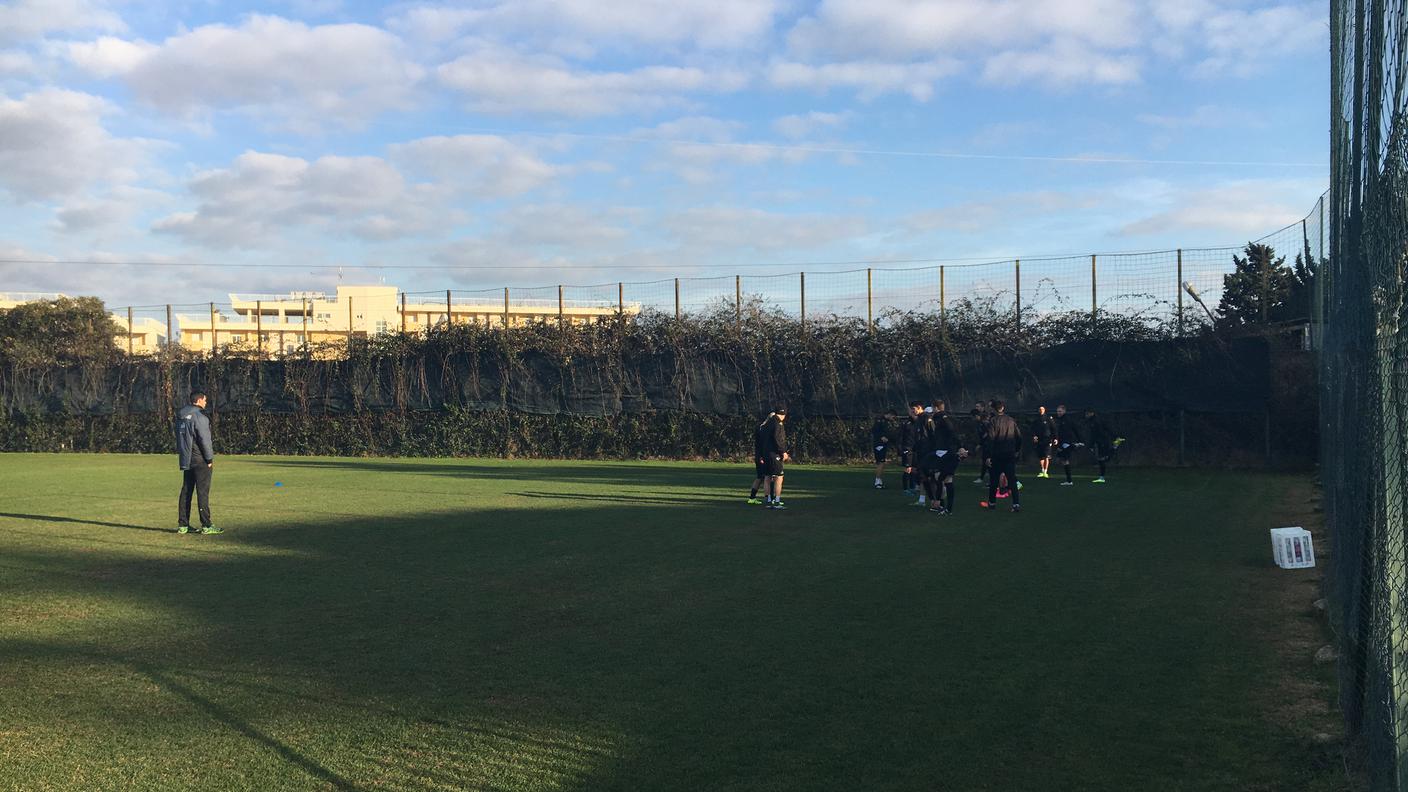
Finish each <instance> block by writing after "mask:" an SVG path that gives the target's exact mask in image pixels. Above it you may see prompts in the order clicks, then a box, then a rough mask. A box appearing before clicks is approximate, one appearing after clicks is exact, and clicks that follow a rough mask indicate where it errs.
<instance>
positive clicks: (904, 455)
mask: <svg viewBox="0 0 1408 792" xmlns="http://www.w3.org/2000/svg"><path fill="white" fill-rule="evenodd" d="M900 467H914V452H913V451H901V452H900Z"/></svg>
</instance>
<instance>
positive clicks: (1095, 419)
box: [1085, 415, 1114, 448]
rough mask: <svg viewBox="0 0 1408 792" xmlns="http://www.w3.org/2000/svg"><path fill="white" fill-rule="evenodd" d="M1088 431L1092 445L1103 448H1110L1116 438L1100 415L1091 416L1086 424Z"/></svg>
mask: <svg viewBox="0 0 1408 792" xmlns="http://www.w3.org/2000/svg"><path fill="white" fill-rule="evenodd" d="M1085 428H1086V431H1087V433H1088V434H1089V435H1090V444H1091V445H1093V446H1099V447H1101V448H1105V447H1108V446H1109V445H1110V443H1111V441H1112V440H1114V436H1113V435H1112V434H1111V432H1110V427H1109V426H1108V425H1106V423H1105V420H1104V419H1103V418H1101V417H1100V416H1098V415H1094V416H1091V418H1090V420H1089V421H1087V422H1086V427H1085Z"/></svg>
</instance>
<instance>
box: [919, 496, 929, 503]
mask: <svg viewBox="0 0 1408 792" xmlns="http://www.w3.org/2000/svg"><path fill="white" fill-rule="evenodd" d="M919 502H920V503H928V501H926V500H925V499H924V496H923V495H920V496H919Z"/></svg>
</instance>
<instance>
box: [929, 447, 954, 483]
mask: <svg viewBox="0 0 1408 792" xmlns="http://www.w3.org/2000/svg"><path fill="white" fill-rule="evenodd" d="M957 472H958V454H957V453H949V454H944V455H943V456H941V457H940V456H934V455H933V454H930V455H928V456H926V457H924V475H926V476H929V477H931V478H947V477H949V476H952V475H953V474H954V473H957Z"/></svg>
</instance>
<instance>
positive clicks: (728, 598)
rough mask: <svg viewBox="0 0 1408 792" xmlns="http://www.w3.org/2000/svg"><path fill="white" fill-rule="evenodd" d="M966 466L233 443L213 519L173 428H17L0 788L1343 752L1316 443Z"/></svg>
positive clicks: (1308, 770) (1152, 785) (790, 784)
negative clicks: (1302, 545)
mask: <svg viewBox="0 0 1408 792" xmlns="http://www.w3.org/2000/svg"><path fill="white" fill-rule="evenodd" d="M963 472H965V473H968V475H967V476H964V477H962V478H961V479H960V482H961V483H960V485H959V492H960V494H961V495H962V498H963V511H962V513H961V514H959V515H957V516H955V517H953V518H948V519H940V518H933V517H929V516H928V515H926V514H923V513H916V512H917V511H918V510H917V509H910V508H907V507H905V506H904V505H902V504H903V503H905V502H906V501H905V500H904V499H903V498H902V497H901V496H900V494H899V493H898V492H897V491H896V490H895V489H890V490H886V491H883V492H876V491H874V490H872V489H871V488H870V476H869V475H868V473H867V472H866V471H865V470H863V469H859V468H850V469H847V468H838V467H813V468H808V467H800V466H799V467H796V468H794V469H793V470H792V471H791V475H789V484H788V490H789V493H788V494H789V497H788V498H787V500H788V503H789V506H790V507H791V509H790V510H789V511H787V512H781V513H777V512H767V511H765V510H763V509H761V508H760V507H750V506H746V505H744V504H743V497H744V495H745V490H744V488H745V487H746V485H747V483H748V480H749V479H750V478H751V475H752V471H751V467H747V466H743V465H718V464H688V463H678V464H671V463H584V462H531V463H527V462H504V461H489V460H366V459H314V458H259V457H244V458H230V457H222V458H221V459H220V460H219V461H218V462H217V463H216V468H215V477H214V503H215V516H216V524H217V525H219V526H221V527H223V528H225V529H226V530H227V532H226V533H225V534H224V535H223V536H216V537H201V536H177V535H176V534H174V533H171V531H172V529H174V528H175V500H176V498H175V495H176V489H177V488H178V486H179V481H180V477H179V473H178V471H177V470H176V464H175V460H174V457H145V456H85V455H0V482H3V488H4V494H3V498H0V788H3V789H23V790H35V789H82V790H92V789H123V790H127V789H162V790H166V789H251V790H269V789H308V788H346V789H479V790H520V789H521V790H550V789H563V790H643V789H687V790H703V789H709V790H744V789H747V790H755V789H757V790H784V789H788V790H790V789H798V790H890V789H912V790H1163V789H1168V790H1223V789H1226V790H1280V789H1287V790H1291V789H1294V790H1303V789H1320V790H1328V789H1338V788H1340V787H1341V786H1342V783H1343V782H1342V775H1341V773H1340V772H1339V771H1338V770H1337V769H1336V768H1335V767H1334V766H1332V765H1333V762H1332V761H1330V759H1331V758H1332V757H1327V756H1326V754H1325V751H1326V749H1323V748H1314V747H1312V746H1311V744H1310V740H1309V737H1310V733H1311V732H1310V728H1311V727H1310V726H1309V725H1307V724H1305V723H1299V722H1295V719H1294V718H1291V719H1288V718H1287V717H1286V716H1285V712H1286V711H1285V708H1284V707H1283V706H1281V704H1278V702H1279V701H1281V699H1282V698H1283V697H1284V692H1283V691H1282V690H1281V688H1280V687H1279V685H1281V682H1282V681H1284V680H1287V679H1290V680H1295V679H1301V680H1302V681H1303V680H1304V678H1308V677H1312V676H1313V675H1314V672H1313V671H1312V670H1311V666H1310V664H1309V661H1308V658H1305V657H1302V656H1294V657H1289V656H1288V655H1287V654H1286V650H1285V647H1284V645H1283V642H1281V641H1280V640H1279V639H1278V638H1277V636H1278V635H1280V634H1281V632H1282V631H1283V630H1284V629H1286V628H1287V626H1288V625H1289V626H1290V627H1292V628H1295V629H1298V630H1300V631H1301V633H1304V632H1305V631H1306V630H1307V629H1309V630H1311V631H1312V632H1313V630H1314V629H1315V627H1314V625H1313V623H1312V622H1311V618H1312V617H1310V616H1308V615H1306V614H1305V613H1304V611H1307V610H1308V608H1307V607H1306V606H1307V604H1308V602H1309V599H1310V598H1313V597H1312V596H1311V595H1310V589H1309V588H1308V585H1309V584H1308V581H1309V580H1310V579H1312V578H1311V577H1310V576H1313V575H1314V574H1315V573H1314V572H1313V571H1312V572H1283V571H1279V570H1274V569H1272V568H1271V567H1270V566H1269V547H1268V544H1269V543H1268V541H1267V538H1266V530H1267V529H1268V528H1270V527H1276V525H1277V524H1278V523H1277V520H1278V518H1279V517H1280V516H1281V515H1279V514H1278V513H1277V512H1278V509H1280V508H1281V504H1283V503H1287V502H1291V501H1294V502H1296V503H1303V502H1304V499H1305V495H1306V494H1307V483H1306V481H1305V480H1304V478H1302V477H1295V476H1279V475H1262V474H1243V473H1238V474H1224V473H1211V472H1192V471H1140V470H1116V471H1115V472H1114V473H1113V475H1112V476H1111V482H1112V483H1110V484H1108V485H1106V486H1105V487H1103V488H1100V487H1097V486H1093V485H1090V484H1088V483H1086V482H1082V483H1081V484H1080V485H1079V486H1077V487H1073V488H1059V487H1057V486H1056V480H1055V479H1052V480H1049V481H1044V480H1043V481H1037V480H1032V481H1030V482H1028V485H1027V488H1026V489H1025V490H1024V492H1023V496H1024V505H1025V507H1026V511H1025V512H1024V513H1022V514H1020V515H1013V514H1009V513H1007V512H1005V511H1003V512H999V513H995V514H990V513H979V511H978V510H977V508H976V502H977V500H978V499H979V496H978V492H979V488H978V487H975V486H973V485H972V484H970V483H968V480H969V479H971V477H972V475H971V466H969V467H968V468H966V469H965V470H964V471H963ZM275 481H282V482H283V485H284V486H282V487H275V486H274V482H275ZM896 485H897V481H896V480H893V479H892V487H894V486H896ZM1287 586H1300V587H1303V588H1304V589H1305V591H1306V593H1307V596H1306V597H1305V598H1304V601H1303V602H1300V603H1299V604H1298V605H1297V607H1296V608H1295V609H1293V610H1290V611H1287V610H1286V609H1285V608H1283V607H1278V606H1277V602H1278V600H1277V597H1281V598H1282V599H1284V597H1283V596H1282V595H1284V594H1285V593H1286V591H1287V589H1286V587H1287ZM1300 590H1301V589H1296V591H1297V592H1299V591H1300ZM1295 596H1296V597H1299V594H1298V593H1297V594H1295ZM1322 704H1323V702H1322Z"/></svg>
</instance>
